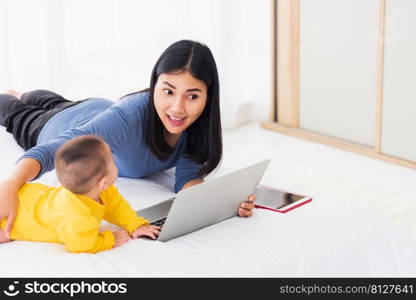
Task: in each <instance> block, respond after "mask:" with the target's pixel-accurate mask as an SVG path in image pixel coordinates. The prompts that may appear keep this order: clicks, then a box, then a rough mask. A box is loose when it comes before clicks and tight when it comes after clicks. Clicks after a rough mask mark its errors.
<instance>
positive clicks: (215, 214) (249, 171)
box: [137, 160, 270, 242]
mask: <svg viewBox="0 0 416 300" xmlns="http://www.w3.org/2000/svg"><path fill="white" fill-rule="evenodd" d="M269 162H270V160H264V161H261V162H259V163H256V164H254V165H251V166H248V167H246V168H243V169H240V170H237V171H234V172H232V173H229V174H227V175H224V176H222V177H218V178H215V179H212V180H208V181H205V182H203V183H201V184H198V185H195V186H192V187H190V188H187V189H185V190H181V191H180V192H179V193H178V194H177V195H176V197H174V198H172V199H169V200H166V201H164V202H162V203H159V204H157V205H155V206H151V207H149V208H146V209H143V210H139V211H138V212H137V213H138V214H139V215H140V216H143V217H144V218H146V219H148V220H149V221H150V222H151V224H154V225H158V226H162V230H161V232H160V235H159V238H158V240H159V241H162V242H164V241H168V240H170V239H173V238H175V237H178V236H180V235H184V234H187V233H190V232H192V231H195V230H198V229H200V228H203V227H206V226H209V225H212V224H215V223H218V222H220V221H223V220H225V219H228V218H231V217H233V216H236V215H237V212H238V208H239V206H240V203H241V202H243V201H245V200H247V196H248V195H250V194H253V193H254V192H255V191H256V188H257V186H258V184H259V182H260V179H261V178H262V176H263V174H264V172H265V171H266V168H267V166H268V164H269Z"/></svg>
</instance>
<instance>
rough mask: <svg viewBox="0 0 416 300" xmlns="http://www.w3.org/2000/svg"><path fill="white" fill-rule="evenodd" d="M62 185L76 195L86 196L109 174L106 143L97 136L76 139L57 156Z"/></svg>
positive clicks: (60, 149)
mask: <svg viewBox="0 0 416 300" xmlns="http://www.w3.org/2000/svg"><path fill="white" fill-rule="evenodd" d="M55 169H56V174H57V176H58V179H59V181H60V183H61V184H62V185H63V186H64V187H65V188H67V189H68V190H70V191H71V192H73V193H76V194H86V193H88V192H89V191H91V189H92V188H93V187H94V185H96V184H97V183H98V181H99V180H100V179H101V178H102V177H104V176H105V175H106V174H107V170H108V164H107V161H106V143H105V142H104V140H103V139H101V138H100V137H98V136H95V135H85V136H81V137H77V138H74V139H72V140H70V141H69V142H66V143H65V144H63V145H62V146H61V147H60V148H59V149H58V151H57V153H56V156H55Z"/></svg>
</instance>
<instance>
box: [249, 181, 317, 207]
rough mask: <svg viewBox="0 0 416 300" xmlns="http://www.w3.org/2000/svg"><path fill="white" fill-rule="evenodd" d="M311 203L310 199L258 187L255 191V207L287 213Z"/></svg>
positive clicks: (279, 190) (262, 186)
mask: <svg viewBox="0 0 416 300" xmlns="http://www.w3.org/2000/svg"><path fill="white" fill-rule="evenodd" d="M311 201H312V197H310V196H306V195H302V194H298V193H293V192H288V191H284V190H281V189H277V188H274V187H269V186H264V185H260V186H259V187H258V188H257V191H256V201H255V207H256V208H262V209H269V210H273V211H276V212H280V213H287V212H288V211H291V210H293V209H295V208H298V207H300V206H302V205H305V204H306V203H309V202H311Z"/></svg>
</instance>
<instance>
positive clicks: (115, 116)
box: [0, 40, 255, 233]
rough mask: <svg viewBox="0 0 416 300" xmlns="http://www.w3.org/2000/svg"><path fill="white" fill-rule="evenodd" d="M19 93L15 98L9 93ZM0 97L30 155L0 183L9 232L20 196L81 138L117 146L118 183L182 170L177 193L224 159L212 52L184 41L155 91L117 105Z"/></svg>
mask: <svg viewBox="0 0 416 300" xmlns="http://www.w3.org/2000/svg"><path fill="white" fill-rule="evenodd" d="M10 94H13V93H10ZM10 94H7V95H5V94H3V95H0V125H3V126H6V128H7V131H9V132H11V133H12V134H13V136H14V138H15V139H16V141H17V142H18V144H19V145H21V146H22V147H23V148H24V149H25V150H27V152H26V153H25V154H24V155H23V156H22V157H21V158H20V159H19V160H18V163H17V164H16V167H15V170H14V172H13V173H12V174H11V175H10V177H9V178H8V179H6V180H4V181H3V182H1V183H0V221H1V220H2V219H4V218H7V226H6V231H7V233H8V232H10V229H11V226H12V224H13V221H14V219H15V216H16V211H17V205H18V200H17V191H18V190H19V188H20V187H21V186H22V185H23V184H24V183H26V182H27V181H30V180H34V179H36V178H38V177H40V176H41V175H42V174H44V173H45V172H48V171H51V170H52V169H53V168H54V156H55V152H56V150H57V149H58V147H59V146H60V145H62V144H63V143H64V142H66V141H68V140H70V139H72V138H74V137H77V136H81V135H87V134H95V135H98V136H101V137H102V138H103V139H104V140H105V141H106V142H107V143H108V144H109V145H110V147H111V150H112V152H113V156H114V159H115V161H116V164H117V167H118V169H119V174H118V175H119V176H124V177H133V178H139V177H143V176H147V175H150V174H152V173H156V172H160V171H163V170H166V169H169V168H171V167H176V175H175V176H176V183H175V192H178V191H180V190H181V189H184V188H188V187H190V186H192V185H195V184H198V183H201V182H203V178H204V176H206V175H207V174H209V173H210V172H212V171H213V170H214V169H215V168H216V167H217V166H218V164H219V163H220V160H221V157H222V138H221V121H220V107H219V82H218V73H217V67H216V64H215V60H214V57H213V56H212V53H211V51H210V50H209V48H208V47H207V46H205V45H203V44H201V43H198V42H194V41H188V40H182V41H179V42H176V43H174V44H172V45H171V46H169V47H168V48H167V49H166V50H165V51H164V52H163V53H162V55H161V56H160V57H159V59H158V61H157V62H156V64H155V66H154V68H153V71H152V75H151V80H150V88H149V89H147V90H145V91H141V92H136V93H132V94H129V95H126V96H124V97H123V98H121V99H120V100H119V101H118V102H117V103H115V104H114V103H113V102H111V101H109V100H106V99H99V98H89V99H86V100H83V101H78V102H71V101H68V100H66V99H64V98H63V97H62V96H60V95H57V94H55V93H53V92H49V91H44V90H37V91H33V92H29V93H25V94H23V95H21V97H20V100H19V99H18V98H16V97H15V96H20V95H19V94H16V93H14V94H15V95H14V96H13V95H10ZM254 200H255V196H254V195H250V196H249V197H248V201H246V202H242V203H241V205H240V208H239V210H238V215H239V216H241V217H249V216H251V215H252V211H251V210H252V209H253V208H254Z"/></svg>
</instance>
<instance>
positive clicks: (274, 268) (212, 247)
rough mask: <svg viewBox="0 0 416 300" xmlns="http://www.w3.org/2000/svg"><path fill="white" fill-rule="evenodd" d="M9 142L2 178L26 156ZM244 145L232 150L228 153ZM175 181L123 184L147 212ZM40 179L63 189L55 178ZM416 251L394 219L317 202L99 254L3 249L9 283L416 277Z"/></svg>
mask: <svg viewBox="0 0 416 300" xmlns="http://www.w3.org/2000/svg"><path fill="white" fill-rule="evenodd" d="M239 130H240V129H239ZM229 138H230V139H231V136H229ZM225 144H227V135H225ZM0 145H1V147H0V170H1V171H0V179H1V178H4V177H5V176H7V174H8V172H10V170H11V169H12V167H13V165H14V162H15V160H16V159H17V158H18V157H19V156H20V155H21V153H22V150H21V149H20V148H19V147H18V146H16V145H15V143H14V141H13V139H12V137H11V135H9V134H8V133H6V132H5V131H4V128H3V127H0ZM227 147H228V146H227ZM238 148H239V147H234V148H233V149H234V150H232V149H231V148H229V147H228V148H227V149H226V154H227V156H228V155H230V154H231V153H232V151H240V149H238ZM260 152H261V151H260ZM234 157H235V156H234ZM262 158H264V157H258V159H255V160H257V161H258V160H260V159H262ZM230 162H232V160H227V159H225V160H224V164H223V166H222V167H221V168H220V170H219V172H218V173H217V175H215V176H218V175H220V174H223V173H226V172H228V171H229V170H231V169H236V168H240V167H243V166H246V165H248V164H249V162H248V161H244V160H241V161H240V162H239V163H235V162H233V163H230ZM272 162H273V160H272ZM274 170H275V169H273V168H271V170H268V172H266V174H265V176H264V178H263V180H262V183H267V184H268V185H270V183H271V182H273V178H276V177H277V176H278V174H277V173H278V172H281V171H280V170H276V171H274ZM172 175H173V170H168V171H166V172H163V173H160V174H157V175H155V176H152V177H151V178H146V179H134V180H133V179H125V178H120V179H118V181H117V183H116V185H117V186H118V188H119V189H120V191H121V192H122V194H123V195H124V196H125V198H126V199H128V200H129V201H130V202H131V204H132V206H133V207H135V208H136V209H141V208H145V207H148V206H150V205H152V204H156V203H158V202H160V201H163V200H166V199H168V198H169V197H171V196H172V195H173V192H172V186H173V177H172ZM40 182H44V183H47V184H52V185H54V184H57V181H56V177H55V175H54V173H53V172H51V173H49V174H47V175H46V176H44V177H43V178H42V179H41V180H40ZM282 188H283V187H282ZM286 188H287V187H286ZM302 192H305V191H302ZM312 196H314V195H312ZM105 226H108V225H103V227H105ZM415 253H416V242H415V240H414V239H412V237H411V236H410V235H409V234H408V233H407V232H406V231H404V230H403V229H401V228H399V227H398V226H396V225H394V224H392V223H391V222H389V221H387V220H385V219H381V218H379V217H376V216H374V215H372V214H369V213H366V212H363V211H360V210H356V209H352V208H351V207H349V206H345V207H344V206H343V205H341V204H340V203H339V202H335V201H333V202H331V201H327V200H326V199H323V198H320V197H316V196H315V197H314V201H313V202H312V203H310V204H307V205H305V206H303V207H301V208H298V209H296V210H294V211H291V212H290V213H287V214H278V213H275V212H272V211H266V210H261V209H257V210H255V212H254V215H253V217H251V218H247V219H243V218H238V217H235V218H231V219H228V220H226V221H223V222H221V223H219V224H215V225H212V226H210V227H207V228H204V229H201V230H199V231H196V232H193V233H190V234H188V235H185V236H182V237H179V238H176V239H174V240H171V241H169V242H166V243H163V242H158V241H151V240H145V239H137V240H133V241H130V242H129V243H128V244H126V245H123V246H122V247H119V248H116V249H113V250H109V251H104V252H101V253H98V254H71V253H68V252H66V251H65V249H64V247H63V246H62V245H56V244H45V243H34V242H11V243H6V244H2V245H0V276H1V277H37V276H39V277H63V276H67V277H90V276H91V277H165V276H168V277H188V276H189V277H229V276H232V277H247V276H248V277H296V276H304V277H333V276H337V277H344V276H345V277H372V276H374V277H375V276H379V277H401V276H406V277H415V276H416V256H415Z"/></svg>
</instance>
